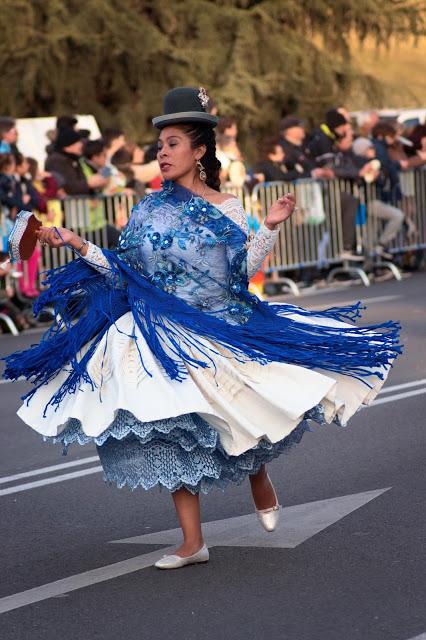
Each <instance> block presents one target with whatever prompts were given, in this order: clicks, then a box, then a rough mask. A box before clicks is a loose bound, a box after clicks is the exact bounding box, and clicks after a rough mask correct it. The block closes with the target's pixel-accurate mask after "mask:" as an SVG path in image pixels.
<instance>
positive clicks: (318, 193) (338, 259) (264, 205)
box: [252, 180, 370, 295]
mask: <svg viewBox="0 0 426 640" xmlns="http://www.w3.org/2000/svg"><path fill="white" fill-rule="evenodd" d="M286 193H292V194H293V195H294V196H295V198H296V201H297V204H298V211H297V213H295V214H294V215H293V216H291V218H289V219H288V220H286V221H285V222H284V223H283V224H282V230H281V233H280V235H279V239H278V242H277V243H276V244H275V246H274V248H273V251H272V253H271V255H270V256H269V258H268V259H267V261H266V266H265V273H266V274H267V275H268V276H269V277H270V285H272V290H274V289H277V288H281V287H287V288H289V289H290V290H291V292H292V293H293V294H295V295H298V294H299V293H300V290H299V287H298V285H297V284H296V282H295V280H294V279H293V278H290V277H289V273H288V272H294V271H301V270H304V269H309V268H314V267H315V268H318V267H320V268H321V267H323V268H325V267H329V266H333V265H335V269H333V270H332V271H331V272H330V273H331V274H332V276H331V278H330V281H331V280H332V279H333V278H334V277H335V276H337V275H339V274H340V273H345V274H347V275H349V276H356V277H357V278H360V279H361V281H362V282H363V283H364V284H365V285H366V286H368V285H369V284H370V281H369V279H368V276H367V274H366V273H365V272H364V271H363V269H361V268H359V267H357V266H353V265H352V264H350V262H349V261H348V260H345V259H343V258H342V253H343V232H342V215H341V188H340V184H339V181H337V180H327V181H315V180H299V181H297V182H293V183H286V182H269V183H263V184H258V185H256V186H255V188H254V189H253V193H252V199H253V207H254V208H256V209H257V212H258V216H259V218H260V219H261V220H263V219H264V218H265V216H266V214H267V212H268V210H269V207H270V206H271V205H272V204H273V203H274V202H275V201H276V200H277V198H279V197H281V196H283V195H285V194H286ZM337 265H341V266H339V267H337ZM268 289H269V290H271V286H269V287H268Z"/></svg>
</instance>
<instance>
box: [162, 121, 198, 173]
mask: <svg viewBox="0 0 426 640" xmlns="http://www.w3.org/2000/svg"><path fill="white" fill-rule="evenodd" d="M205 151H206V148H205V146H204V145H202V146H201V147H198V148H197V149H193V148H192V147H191V140H190V138H189V136H188V135H187V134H186V133H185V132H184V131H183V129H181V128H180V127H178V126H170V127H164V129H162V130H161V133H160V137H159V139H158V152H157V160H158V162H159V165H160V170H161V173H162V175H163V177H164V179H165V180H177V179H178V178H180V177H182V176H184V175H187V174H189V173H195V169H196V162H197V160H199V159H200V158H202V156H203V155H204V153H205Z"/></svg>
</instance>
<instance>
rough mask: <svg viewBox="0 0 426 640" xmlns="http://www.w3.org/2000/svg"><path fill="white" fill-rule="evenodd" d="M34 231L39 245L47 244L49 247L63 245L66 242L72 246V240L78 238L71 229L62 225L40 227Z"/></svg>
mask: <svg viewBox="0 0 426 640" xmlns="http://www.w3.org/2000/svg"><path fill="white" fill-rule="evenodd" d="M35 233H36V236H37V239H38V241H39V242H40V244H41V245H47V244H48V245H49V246H50V247H55V248H58V247H63V246H65V245H66V244H70V245H71V246H72V241H73V240H76V239H77V238H78V236H77V235H76V234H75V233H73V231H69V229H64V228H63V227H59V228H57V227H40V228H39V229H37V231H36V232H35ZM59 234H60V235H59ZM80 244H81V243H80Z"/></svg>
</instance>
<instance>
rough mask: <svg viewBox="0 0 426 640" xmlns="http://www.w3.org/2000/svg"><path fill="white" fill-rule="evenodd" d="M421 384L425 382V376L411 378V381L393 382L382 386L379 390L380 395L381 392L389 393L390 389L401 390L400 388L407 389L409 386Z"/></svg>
mask: <svg viewBox="0 0 426 640" xmlns="http://www.w3.org/2000/svg"><path fill="white" fill-rule="evenodd" d="M422 384H426V378H422V379H421V380H413V381H412V382H403V383H402V384H394V385H393V386H391V387H383V389H382V390H381V391H380V395H382V394H383V393H389V392H390V391H401V389H409V388H410V387H420V385H422Z"/></svg>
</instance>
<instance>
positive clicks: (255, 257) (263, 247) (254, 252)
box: [247, 223, 280, 278]
mask: <svg viewBox="0 0 426 640" xmlns="http://www.w3.org/2000/svg"><path fill="white" fill-rule="evenodd" d="M279 232H280V230H279V229H274V231H271V230H270V229H268V227H265V225H264V224H263V223H262V224H261V226H260V228H259V230H258V232H257V233H256V235H255V236H254V238H253V239H252V240H251V242H250V244H249V248H248V252H247V275H248V277H249V278H251V277H252V276H254V274H255V273H257V272H258V271H259V269H260V267H261V266H262V262H263V261H264V260H265V258H266V256H268V255H269V254H270V253H271V251H272V248H273V246H274V244H275V242H276V240H277V238H278V234H279Z"/></svg>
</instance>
